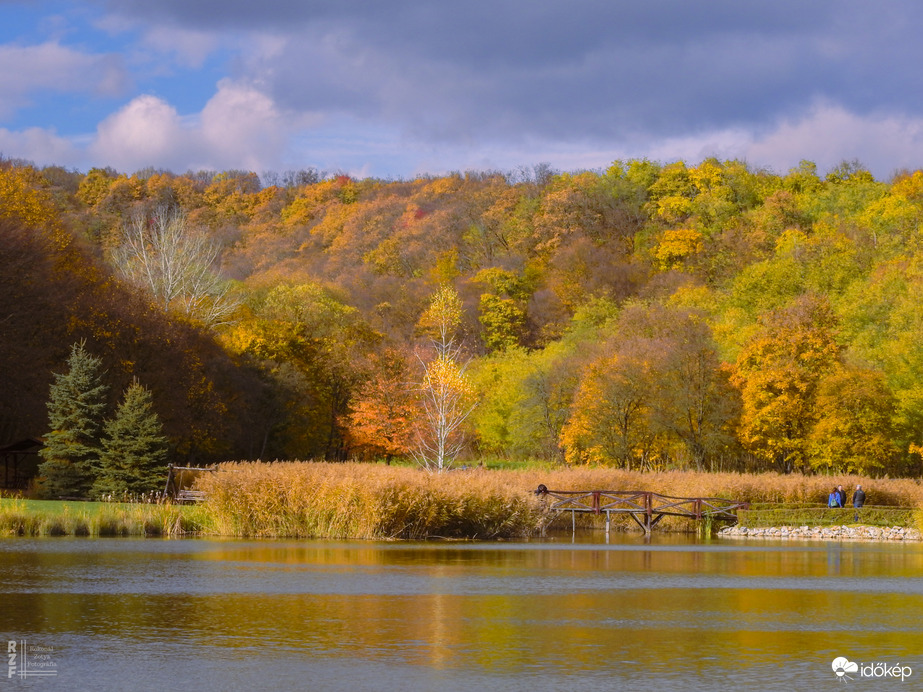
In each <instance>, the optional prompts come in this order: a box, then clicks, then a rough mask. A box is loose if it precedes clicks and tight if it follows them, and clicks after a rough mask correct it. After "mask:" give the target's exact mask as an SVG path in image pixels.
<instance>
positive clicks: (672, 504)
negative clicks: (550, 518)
mask: <svg viewBox="0 0 923 692" xmlns="http://www.w3.org/2000/svg"><path fill="white" fill-rule="evenodd" d="M535 494H536V495H538V496H540V497H542V498H543V499H545V500H548V501H550V504H549V506H548V511H551V512H558V513H563V512H572V513H574V515H575V514H576V513H577V512H588V513H593V514H605V515H606V530H607V531H608V529H609V518H610V515H611V514H628V515H629V516H630V517H631V518H632V519H634V520H635V522H636V523H637V524H638V526H640V527H641V528H642V529H644V532H645V533H650V532H651V529H653V528H654V526H655V525H656V524H657V522H659V521H660V520H661V519H663V518H664V517H666V516H673V517H687V518H689V519H705V518H707V517H725V518H736V516H737V510H739V509H747V508H748V507H749V506H750V503H749V502H740V501H737V500H728V499H725V498H720V497H672V496H670V495H661V494H660V493H655V492H651V491H649V490H549V489H548V488H546V487H545V486H544V485H540V486H538V490H536V491H535Z"/></svg>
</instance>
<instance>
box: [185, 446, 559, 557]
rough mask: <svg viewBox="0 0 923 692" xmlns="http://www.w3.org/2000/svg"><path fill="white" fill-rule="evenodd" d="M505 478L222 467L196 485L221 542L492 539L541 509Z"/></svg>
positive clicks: (370, 469)
mask: <svg viewBox="0 0 923 692" xmlns="http://www.w3.org/2000/svg"><path fill="white" fill-rule="evenodd" d="M509 480H510V479H509V477H508V476H507V475H506V474H501V473H495V472H489V471H482V470H475V471H465V472H462V471H456V472H451V473H443V474H431V473H428V472H425V471H422V470H419V469H413V468H406V467H404V468H401V467H389V466H375V465H368V464H328V463H299V462H276V463H272V464H263V463H246V462H242V463H228V464H223V465H222V466H221V467H220V468H219V470H218V471H217V472H216V473H213V474H208V475H207V476H203V477H202V478H200V479H199V480H198V482H197V484H196V488H197V489H199V490H204V491H205V492H206V493H207V494H208V500H207V502H206V503H205V505H204V506H205V508H206V510H207V511H208V512H209V514H210V515H211V520H212V522H213V524H214V526H215V528H216V530H217V532H218V533H219V534H221V535H225V536H254V537H255V536H260V537H283V536H284V537H297V538H308V537H311V538H364V539H425V538H435V537H442V538H471V539H478V538H480V539H499V538H510V537H514V536H527V535H531V534H532V533H534V532H535V531H536V529H537V527H538V526H539V522H540V519H541V504H540V503H539V501H538V500H537V499H536V498H535V496H534V495H533V494H532V493H530V492H528V491H527V490H526V489H525V488H524V487H522V486H521V485H518V484H517V485H513V484H510V483H509V482H508V481H509Z"/></svg>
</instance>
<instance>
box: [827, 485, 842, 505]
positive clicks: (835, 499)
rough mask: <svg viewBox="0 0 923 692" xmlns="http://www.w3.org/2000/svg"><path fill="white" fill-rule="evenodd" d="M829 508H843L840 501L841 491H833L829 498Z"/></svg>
mask: <svg viewBox="0 0 923 692" xmlns="http://www.w3.org/2000/svg"><path fill="white" fill-rule="evenodd" d="M827 506H828V507H842V506H843V501H842V500H841V499H840V491H839V490H837V489H836V488H834V489H833V492H831V493H830V497H828V498H827Z"/></svg>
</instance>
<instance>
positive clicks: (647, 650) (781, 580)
mask: <svg viewBox="0 0 923 692" xmlns="http://www.w3.org/2000/svg"><path fill="white" fill-rule="evenodd" d="M569 538H570V537H569V536H568V537H567V540H566V541H565V540H547V541H544V542H533V543H519V544H497V543H417V544H408V543H349V542H344V543H331V542H280V541H253V542H243V541H199V540H187V541H168V540H164V541H160V540H147V541H146V540H132V539H111V540H106V539H98V540H92V539H45V540H23V539H13V540H4V541H0V591H2V596H0V598H2V610H0V634H2V633H6V635H7V638H8V639H15V640H23V639H25V640H30V641H36V642H40V643H43V644H46V645H50V646H53V647H54V649H55V656H56V657H57V665H58V670H59V676H58V677H57V678H55V679H54V680H51V679H48V680H43V681H42V682H43V683H46V684H53V685H54V684H56V685H59V686H61V687H62V689H81V688H89V687H92V688H93V689H96V690H107V689H113V690H115V689H127V688H131V689H163V688H164V687H168V686H176V685H180V684H186V682H188V677H186V676H188V675H195V676H196V679H197V680H199V681H200V682H197V684H196V686H197V687H198V688H200V689H201V690H209V689H215V690H226V689H250V688H252V687H253V686H254V685H255V686H256V687H259V688H263V687H273V688H283V687H292V688H295V689H342V688H343V687H344V686H345V687H351V688H354V689H394V688H404V689H405V690H416V689H420V690H429V689H435V686H438V687H439V688H440V689H450V690H451V689H459V690H461V689H475V688H482V687H486V688H488V689H491V690H518V689H526V688H528V689H556V688H560V687H563V686H565V685H566V686H568V687H571V686H575V685H578V684H583V683H591V684H595V685H602V688H603V689H616V688H620V689H624V688H630V687H631V686H632V685H634V684H641V683H644V684H646V685H648V686H649V685H650V684H653V683H656V687H657V689H688V688H690V687H694V688H699V689H708V688H719V687H726V686H731V685H737V686H740V685H744V686H755V685H757V684H760V685H761V686H763V687H765V686H769V687H773V688H774V687H777V686H781V684H791V685H797V686H798V687H802V686H814V685H815V684H817V685H821V684H828V683H830V682H834V681H835V676H832V672H831V669H830V661H832V659H833V658H834V657H836V656H839V655H845V656H848V657H850V660H869V661H871V660H875V661H879V660H891V661H892V662H895V663H896V662H898V661H901V662H904V663H908V664H909V665H911V666H912V665H914V658H915V657H919V658H917V660H916V663H917V667H918V668H919V674H920V675H923V657H921V653H920V652H923V633H921V632H920V628H919V622H921V621H923V585H921V583H920V580H919V579H918V575H919V574H920V573H921V571H923V549H921V547H920V546H919V545H917V544H907V545H904V544H897V545H887V544H863V543H843V544H838V543H830V544H823V543H820V544H808V543H800V544H798V543H792V544H783V543H777V544H760V545H750V544H731V543H722V542H712V543H708V544H702V543H696V542H694V541H693V542H690V541H689V540H688V539H685V538H683V539H679V540H676V539H672V538H670V537H656V538H655V540H653V541H651V542H650V543H645V542H644V541H643V539H640V538H636V537H634V536H619V535H613V536H612V537H610V542H609V543H608V544H605V543H603V544H600V543H599V542H596V543H592V542H574V543H571V542H570V540H569ZM23 682H24V684H28V682H29V681H23Z"/></svg>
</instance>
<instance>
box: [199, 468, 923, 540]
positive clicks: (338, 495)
mask: <svg viewBox="0 0 923 692" xmlns="http://www.w3.org/2000/svg"><path fill="white" fill-rule="evenodd" d="M856 483H862V486H863V487H864V488H865V489H866V491H867V493H868V497H869V503H870V504H872V503H873V504H875V505H888V506H895V507H898V506H899V507H918V506H921V505H923V488H921V486H920V484H919V482H917V481H914V480H906V479H891V480H889V479H877V480H871V479H868V478H861V477H855V476H801V475H782V474H734V473H696V472H691V471H682V472H679V471H674V472H660V473H640V472H630V471H624V470H619V469H596V468H576V469H574V468H569V469H541V468H529V469H522V470H513V469H509V470H506V469H504V470H490V471H488V470H484V469H481V468H473V469H470V470H467V471H453V472H449V473H443V474H430V473H427V472H425V471H423V470H420V469H414V468H408V467H395V466H382V465H375V464H351V463H347V464H329V463H302V462H276V463H272V464H266V463H258V462H235V463H227V464H223V465H221V467H220V468H219V470H218V471H217V472H216V473H214V474H208V475H206V476H203V477H201V478H200V479H199V481H198V482H197V485H196V487H197V488H198V489H200V490H205V491H206V493H207V494H208V498H209V499H208V501H207V502H206V503H205V505H204V509H205V511H206V512H207V514H208V515H209V520H208V522H207V523H208V524H209V525H210V526H211V527H212V529H213V530H214V531H215V532H217V533H218V534H220V535H225V536H261V537H278V536H287V537H315V538H367V539H391V538H397V539H423V538H432V537H437V536H441V537H446V538H484V539H488V538H510V537H516V536H528V535H533V534H535V533H537V532H538V531H539V530H541V528H542V526H543V525H544V524H547V522H548V521H549V520H550V519H552V518H553V517H552V516H549V515H547V514H544V513H543V506H544V505H543V503H542V501H541V499H539V498H536V497H535V495H534V492H533V491H534V490H535V489H536V488H537V487H538V485H539V484H544V485H545V486H547V487H548V488H549V489H551V490H651V491H654V492H658V493H661V494H663V495H672V496H677V497H721V498H727V499H734V500H741V501H746V502H752V503H798V504H804V503H823V502H825V501H826V498H827V496H828V495H829V493H830V490H831V488H832V487H833V486H834V485H843V486H844V488H847V489H852V488H854V487H855V485H856ZM611 518H612V527H613V529H614V530H618V529H620V528H629V527H634V526H635V525H634V523H633V522H632V521H631V519H630V517H628V516H626V515H616V514H613V515H612V517H611ZM603 521H604V517H598V516H594V515H582V516H580V515H578V517H577V524H578V525H580V526H591V525H592V526H599V525H601V523H602V522H603ZM565 522H566V523H567V524H569V523H570V517H567V518H566V520H565V519H559V520H558V523H559V524H561V525H562V526H563V525H564V523H565ZM658 528H659V529H661V530H684V531H694V530H695V528H696V526H695V522H692V521H689V520H687V519H683V518H674V517H665V518H664V519H663V521H661V522H660V523H659V524H658Z"/></svg>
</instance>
